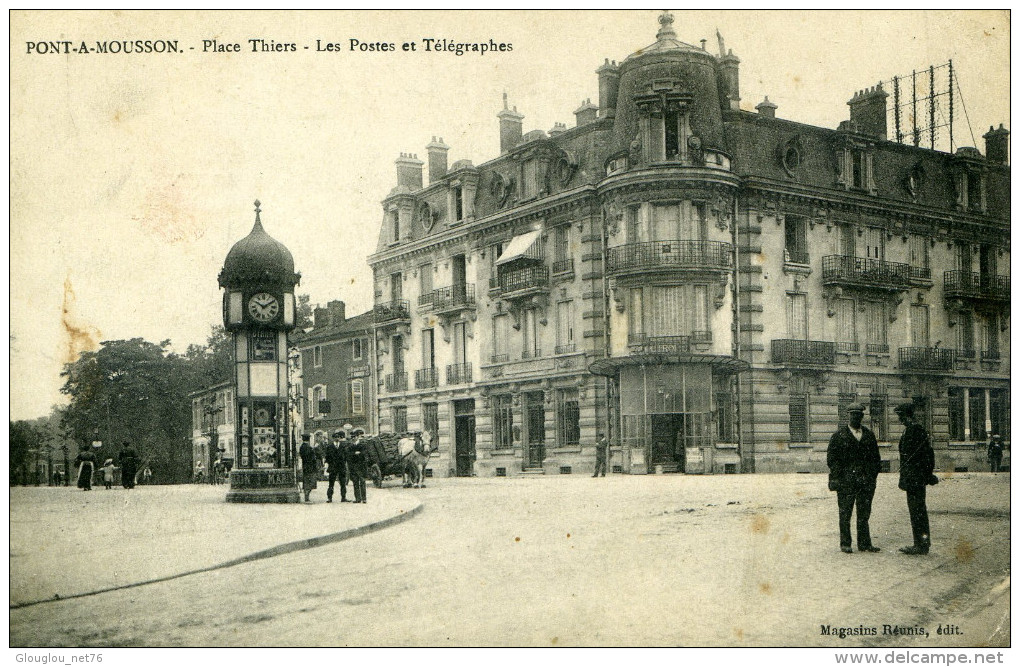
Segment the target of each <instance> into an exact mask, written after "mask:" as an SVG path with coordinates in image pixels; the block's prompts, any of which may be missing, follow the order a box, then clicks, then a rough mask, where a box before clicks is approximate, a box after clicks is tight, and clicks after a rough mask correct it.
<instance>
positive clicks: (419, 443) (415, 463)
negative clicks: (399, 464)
mask: <svg viewBox="0 0 1020 667" xmlns="http://www.w3.org/2000/svg"><path fill="white" fill-rule="evenodd" d="M397 451H398V452H399V454H400V458H401V459H402V460H403V462H404V488H405V489H407V488H410V487H411V486H414V488H416V489H423V488H425V466H426V465H428V462H429V457H430V456H431V455H432V445H431V443H430V442H427V441H423V440H422V437H421V434H420V433H416V434H415V435H414V437H410V436H406V437H403V438H401V439H400V440H399V442H397Z"/></svg>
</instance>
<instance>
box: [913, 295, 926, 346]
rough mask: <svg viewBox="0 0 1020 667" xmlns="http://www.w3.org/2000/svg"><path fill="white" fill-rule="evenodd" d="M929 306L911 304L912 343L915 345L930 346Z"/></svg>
mask: <svg viewBox="0 0 1020 667" xmlns="http://www.w3.org/2000/svg"><path fill="white" fill-rule="evenodd" d="M928 341H929V338H928V306H926V305H918V304H914V305H912V306H910V344H911V345H912V346H914V347H928Z"/></svg>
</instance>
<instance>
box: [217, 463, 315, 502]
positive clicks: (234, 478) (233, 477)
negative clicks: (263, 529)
mask: <svg viewBox="0 0 1020 667" xmlns="http://www.w3.org/2000/svg"><path fill="white" fill-rule="evenodd" d="M227 502H228V503H299V502H301V492H300V491H299V490H298V483H297V473H296V472H295V471H294V469H293V468H282V469H281V468H272V469H268V468H264V469H260V468H256V469H248V468H241V469H235V470H231V471H230V491H228V492H227Z"/></svg>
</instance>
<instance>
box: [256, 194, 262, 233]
mask: <svg viewBox="0 0 1020 667" xmlns="http://www.w3.org/2000/svg"><path fill="white" fill-rule="evenodd" d="M261 206H262V202H260V201H259V200H258V199H256V200H255V224H256V225H257V226H259V227H261V226H262V218H261V217H260V216H259V214H260V213H262V208H261Z"/></svg>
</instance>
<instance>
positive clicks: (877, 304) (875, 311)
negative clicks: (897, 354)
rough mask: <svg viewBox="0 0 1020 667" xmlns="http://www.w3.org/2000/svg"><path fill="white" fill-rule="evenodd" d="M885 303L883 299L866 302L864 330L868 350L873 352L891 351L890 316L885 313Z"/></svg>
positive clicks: (883, 352)
mask: <svg viewBox="0 0 1020 667" xmlns="http://www.w3.org/2000/svg"><path fill="white" fill-rule="evenodd" d="M885 308H886V305H885V303H883V302H881V301H865V302H864V320H865V321H864V327H865V329H864V332H865V336H866V338H865V344H866V348H867V350H866V351H867V352H871V353H873V354H888V353H889V338H888V331H887V326H888V321H889V320H888V318H887V317H886V314H885Z"/></svg>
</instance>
